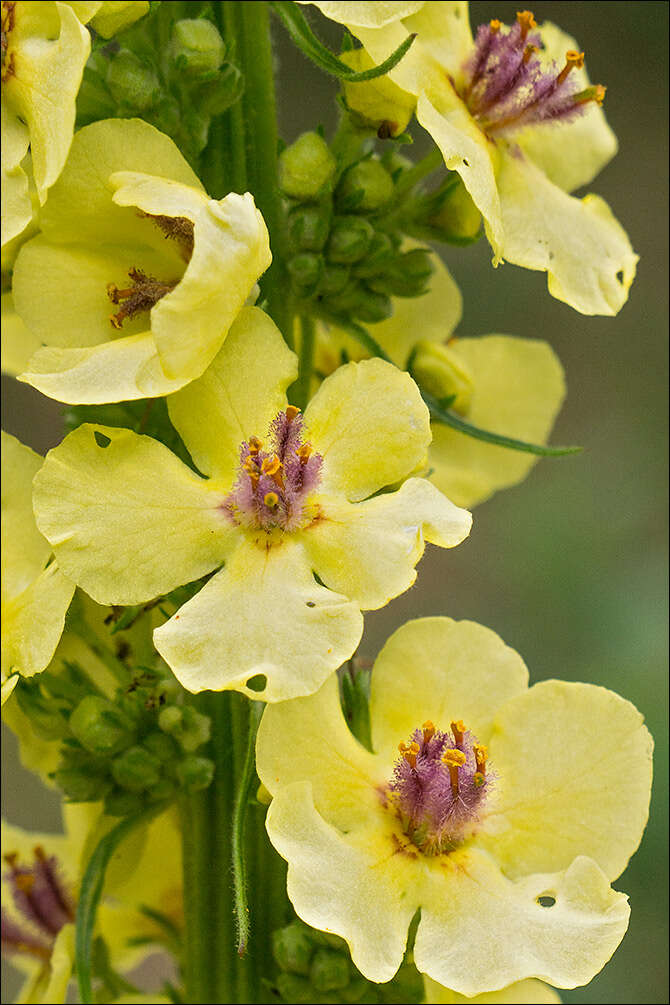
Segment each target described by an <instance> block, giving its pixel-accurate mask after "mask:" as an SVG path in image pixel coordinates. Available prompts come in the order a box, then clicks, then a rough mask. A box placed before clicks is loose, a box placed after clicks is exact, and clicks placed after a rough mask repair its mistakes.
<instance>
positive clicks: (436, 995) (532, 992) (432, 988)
mask: <svg viewBox="0 0 670 1005" xmlns="http://www.w3.org/2000/svg"><path fill="white" fill-rule="evenodd" d="M423 985H424V988H425V991H426V1002H427V1003H432V1005H467V1003H468V1002H472V1005H560V1002H561V999H560V997H559V996H558V995H557V994H556V992H555V991H554V989H553V988H550V987H549V985H548V984H543V983H542V981H536V980H533V979H532V978H531V979H530V980H526V981H516V982H515V983H514V984H510V985H509V986H508V987H506V988H502V989H501V990H500V991H485V992H484V994H481V995H475V996H474V998H466V997H465V995H459V994H458V992H456V991H451V990H450V989H449V988H445V987H442V985H441V984H438V983H437V981H433V980H431V979H430V977H426V976H424V979H423Z"/></svg>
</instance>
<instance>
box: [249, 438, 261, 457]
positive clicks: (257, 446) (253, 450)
mask: <svg viewBox="0 0 670 1005" xmlns="http://www.w3.org/2000/svg"><path fill="white" fill-rule="evenodd" d="M262 447H263V441H262V440H259V439H258V437H257V436H252V437H251V439H250V440H249V453H250V454H257V453H258V452H259V450H261V449H262Z"/></svg>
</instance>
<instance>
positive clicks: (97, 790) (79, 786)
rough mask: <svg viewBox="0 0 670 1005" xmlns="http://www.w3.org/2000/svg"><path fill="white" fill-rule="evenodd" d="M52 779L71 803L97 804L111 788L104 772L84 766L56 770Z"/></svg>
mask: <svg viewBox="0 0 670 1005" xmlns="http://www.w3.org/2000/svg"><path fill="white" fill-rule="evenodd" d="M52 778H53V780H54V782H55V783H56V785H57V786H58V788H59V789H61V790H62V792H63V794H64V795H65V797H66V798H67V799H69V800H70V801H71V802H73V803H89V802H97V800H98V799H102V798H103V797H104V795H105V794H106V793H107V792H108V791H109V789H110V788H111V782H110V781H109V779H108V778H107V776H106V775H105V774H104V772H101V771H100V770H99V769H98V768H96V767H92V768H88V767H86V766H85V765H82V766H81V767H78V768H73V767H63V768H58V769H57V770H56V771H54V773H53V775H52Z"/></svg>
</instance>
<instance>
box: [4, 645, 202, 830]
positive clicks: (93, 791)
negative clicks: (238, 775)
mask: <svg viewBox="0 0 670 1005" xmlns="http://www.w3.org/2000/svg"><path fill="white" fill-rule="evenodd" d="M177 690H178V689H177V688H176V686H175V684H174V683H173V682H172V681H171V680H168V679H167V678H166V677H163V676H161V675H160V674H158V673H157V672H155V671H152V670H148V669H147V670H138V671H137V672H136V675H135V677H134V678H133V680H132V681H131V683H130V684H129V685H128V686H127V687H119V688H118V689H117V692H116V694H115V695H114V698H113V699H111V698H109V697H107V696H105V695H104V694H103V693H102V692H101V691H99V690H98V689H97V688H94V686H93V685H92V684H91V683H90V681H89V679H88V678H87V677H86V675H85V674H84V673H83V672H82V671H81V670H80V668H79V667H77V666H76V665H75V664H67V665H65V666H64V667H63V669H62V671H61V672H60V673H51V672H45V673H43V674H41V675H40V676H39V678H33V679H27V680H22V681H21V683H20V684H19V686H18V688H17V697H18V701H19V703H20V706H21V709H22V711H23V712H24V714H25V715H26V716H27V717H28V719H29V721H30V723H31V726H32V728H33V730H34V731H35V733H36V734H37V735H38V736H41V737H42V738H44V739H48V740H51V741H56V742H59V743H60V762H59V764H58V767H57V768H56V770H55V771H54V772H53V775H52V778H53V780H54V782H55V783H56V784H57V785H58V787H59V788H60V789H61V790H62V791H63V793H64V795H65V797H66V798H67V799H68V800H69V801H71V802H97V801H99V800H102V801H103V802H104V808H105V812H106V813H108V814H110V815H112V816H126V815H127V814H130V813H135V812H138V811H139V810H141V809H143V808H144V807H145V806H148V805H150V804H153V803H162V802H165V801H169V800H170V799H172V798H174V796H175V794H176V792H177V791H178V790H180V791H187V792H196V791H198V790H199V789H202V788H206V787H207V786H208V785H209V783H210V782H211V780H212V776H213V772H214V765H213V763H212V761H211V760H210V759H209V758H207V757H203V756H202V755H201V754H199V753H198V750H199V748H201V747H202V746H203V744H205V743H206V742H207V740H208V739H209V734H210V721H209V719H208V718H207V716H204V715H201V714H200V713H199V712H197V711H196V710H195V709H194V708H192V707H191V706H189V705H179V704H177V703H176V701H175V697H176V692H177Z"/></svg>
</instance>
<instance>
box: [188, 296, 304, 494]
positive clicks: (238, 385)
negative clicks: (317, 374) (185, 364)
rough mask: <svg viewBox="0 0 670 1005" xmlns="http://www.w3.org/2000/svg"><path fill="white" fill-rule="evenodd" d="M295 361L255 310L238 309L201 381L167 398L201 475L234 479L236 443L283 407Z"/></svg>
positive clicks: (260, 431) (260, 430)
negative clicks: (221, 344) (226, 334)
mask: <svg viewBox="0 0 670 1005" xmlns="http://www.w3.org/2000/svg"><path fill="white" fill-rule="evenodd" d="M297 375H298V360H297V357H296V355H295V353H293V352H291V350H290V349H289V348H288V346H287V345H286V343H285V342H284V339H283V338H282V335H281V332H280V331H279V329H278V328H277V326H276V325H275V323H274V322H273V321H272V319H271V318H270V317H268V315H267V314H264V313H263V311H261V310H259V309H258V308H257V307H243V308H242V310H241V311H240V313H239V314H238V316H237V318H236V319H235V321H234V322H233V325H232V327H231V329H230V331H229V332H228V336H227V338H226V341H225V342H224V344H223V346H222V347H221V349H220V350H219V352H218V353H217V355H216V356H215V357H214V360H213V361H212V363H211V365H210V366H209V367H208V368H207V370H205V372H204V373H203V375H202V377H200V378H199V379H198V380H194V381H192V382H191V383H190V384H189V385H188V386H187V387H185V388H184V389H183V390H182V391H180V392H179V393H178V394H173V395H171V396H170V397H169V398H168V409H169V412H170V419H171V421H172V423H173V424H174V426H175V427H176V429H177V430H178V431H179V433H180V435H181V437H182V439H183V440H184V443H185V444H186V446H187V448H188V451H189V453H190V454H191V457H192V458H193V460H194V461H195V463H196V465H197V466H198V468H199V469H200V471H202V472H203V473H204V474H207V475H210V474H215V475H216V477H218V478H221V479H222V480H226V479H230V480H231V481H232V480H233V478H234V472H235V471H236V469H237V466H238V464H239V460H240V445H241V444H242V442H243V441H244V440H248V439H249V438H250V437H251V436H259V437H261V438H262V437H263V436H265V435H266V434H267V431H268V428H269V426H270V423H271V422H272V420H273V419H274V418H275V417H276V415H277V413H278V412H280V411H281V410H282V409H283V408H286V390H287V388H288V387H289V385H290V384H292V383H293V381H294V380H295V379H296V377H297Z"/></svg>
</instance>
